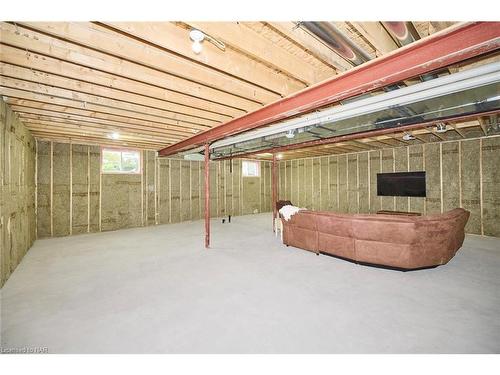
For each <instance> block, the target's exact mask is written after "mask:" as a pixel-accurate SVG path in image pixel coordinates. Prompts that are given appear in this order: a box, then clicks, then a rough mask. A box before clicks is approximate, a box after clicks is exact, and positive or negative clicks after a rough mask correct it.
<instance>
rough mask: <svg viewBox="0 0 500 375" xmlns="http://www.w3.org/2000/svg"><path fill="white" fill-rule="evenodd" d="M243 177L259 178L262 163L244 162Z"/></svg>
mask: <svg viewBox="0 0 500 375" xmlns="http://www.w3.org/2000/svg"><path fill="white" fill-rule="evenodd" d="M241 165H242V171H243V172H242V173H243V177H259V176H260V162H258V161H253V160H243V162H242V164H241Z"/></svg>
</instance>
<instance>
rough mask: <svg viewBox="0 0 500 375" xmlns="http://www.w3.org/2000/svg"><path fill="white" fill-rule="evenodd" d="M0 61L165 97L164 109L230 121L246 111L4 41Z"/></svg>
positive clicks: (155, 96)
mask: <svg viewBox="0 0 500 375" xmlns="http://www.w3.org/2000/svg"><path fill="white" fill-rule="evenodd" d="M0 42H1V40H0ZM0 60H1V61H3V62H5V63H9V64H11V65H17V66H20V67H25V68H29V69H33V70H37V71H40V72H44V73H52V74H55V75H58V76H62V77H66V78H70V79H74V80H79V81H83V82H88V83H92V84H96V85H99V86H102V87H106V88H113V89H117V90H121V91H125V92H129V93H135V94H138V95H143V96H147V97H151V98H155V99H158V100H162V101H164V108H163V109H169V110H171V111H174V112H178V113H185V114H188V115H192V116H198V117H205V118H211V119H213V120H215V121H227V120H230V119H231V118H234V117H239V116H241V115H242V114H244V113H245V112H244V111H243V110H237V109H234V108H231V107H227V106H225V105H221V104H217V103H212V102H209V101H207V100H204V99H199V98H195V97H192V96H188V95H184V94H181V93H178V92H174V91H169V90H166V89H165V88H164V87H161V86H158V85H152V84H149V83H143V82H139V81H137V80H135V79H129V78H126V77H122V76H118V75H116V74H110V73H107V72H103V71H100V70H97V69H92V68H88V67H85V66H82V65H77V64H73V63H70V62H66V61H64V60H60V59H57V58H52V57H50V56H46V55H41V54H37V53H32V52H26V50H23V49H20V48H17V47H11V46H9V45H6V44H0Z"/></svg>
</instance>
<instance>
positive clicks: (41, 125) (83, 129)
mask: <svg viewBox="0 0 500 375" xmlns="http://www.w3.org/2000/svg"><path fill="white" fill-rule="evenodd" d="M21 121H22V122H23V124H25V125H26V127H27V128H28V129H31V128H33V129H37V130H39V131H45V130H46V131H57V132H60V133H61V134H66V135H70V134H76V135H80V136H82V137H85V136H87V135H96V134H97V135H100V136H103V137H108V135H109V130H108V129H101V128H95V127H92V126H83V125H78V126H77V125H74V124H68V123H58V122H52V121H43V120H40V121H36V120H31V119H23V120H21ZM120 139H122V140H124V141H126V140H141V141H147V142H151V143H156V144H161V143H171V142H172V140H171V139H169V138H168V137H158V136H147V135H144V134H134V133H129V132H120Z"/></svg>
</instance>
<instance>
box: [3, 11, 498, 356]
mask: <svg viewBox="0 0 500 375" xmlns="http://www.w3.org/2000/svg"><path fill="white" fill-rule="evenodd" d="M325 16H326V18H328V14H326V15H325ZM165 17H168V15H167V16H165ZM48 18H50V15H48ZM242 18H243V19H245V18H244V17H242ZM353 19H355V17H353ZM499 53H500V22H493V21H457V22H448V21H446V22H444V21H439V22H437V21H415V20H413V21H397V22H396V21H394V22H393V21H391V22H389V21H366V22H361V21H359V22H358V21H300V22H299V21H287V22H285V21H266V22H264V21H262V22H257V21H244V22H243V21H242V22H236V21H234V22H231V21H225V22H209V21H198V22H194V21H164V22H160V21H156V22H145V21H140V22H131V21H127V22H126V21H88V22H83V21H74V22H70V21H67V22H61V21H57V22H55V21H54V22H49V21H36V22H35V21H26V20H22V21H13V20H10V21H2V22H0V115H1V117H0V118H1V122H0V123H1V133H0V137H1V142H0V147H1V149H0V167H1V187H2V196H1V230H0V244H1V287H2V289H1V348H2V353H55V354H62V353H74V354H86V353H89V354H90V353H107V354H110V353H167V354H174V353H208V354H216V353H246V354H248V353H278V354H279V353H290V354H299V353H304V354H306V353H310V354H315V353H318V354H321V353H325V354H326V353H330V354H335V353H413V354H416V353H429V354H433V353H435V354H439V353H499V352H500V321H499V316H500V293H499V290H500V271H499V270H500V158H499V156H500V123H499V118H500V90H499V88H500V54H499Z"/></svg>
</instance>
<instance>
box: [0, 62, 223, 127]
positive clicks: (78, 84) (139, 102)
mask: <svg viewBox="0 0 500 375" xmlns="http://www.w3.org/2000/svg"><path fill="white" fill-rule="evenodd" d="M0 74H1V75H2V77H5V78H2V82H10V80H9V79H8V78H14V79H16V80H22V81H29V82H36V83H40V84H43V85H48V86H52V87H54V88H60V89H64V90H71V91H73V92H77V93H82V94H89V95H92V96H95V97H101V98H107V99H112V100H118V101H121V102H125V103H130V104H132V105H134V106H140V107H144V112H147V111H148V110H149V108H152V109H156V110H160V111H162V113H164V114H165V117H167V116H168V118H169V119H171V120H173V121H176V122H177V121H178V122H180V123H182V124H183V125H185V126H188V127H191V126H192V127H194V128H200V129H204V130H206V129H209V128H211V127H214V126H216V125H217V124H220V123H221V121H216V120H213V119H210V118H206V117H195V116H192V115H186V114H184V113H178V112H172V111H171V110H169V109H167V108H168V105H167V104H166V103H165V102H163V101H162V100H158V99H154V98H150V97H145V96H141V95H137V94H133V93H129V92H123V91H119V90H115V89H112V88H105V87H102V86H96V85H93V84H90V83H86V82H82V81H77V80H73V79H70V78H65V77H61V76H56V75H53V74H48V73H43V72H39V71H35V70H33V69H27V68H22V67H19V66H14V65H10V64H5V63H3V62H0ZM6 85H7V84H6ZM136 108H137V107H136Z"/></svg>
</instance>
